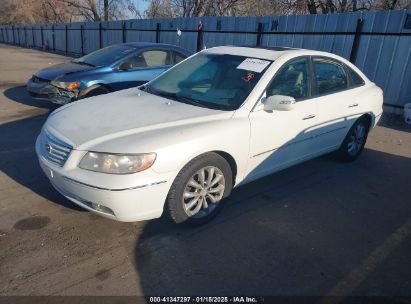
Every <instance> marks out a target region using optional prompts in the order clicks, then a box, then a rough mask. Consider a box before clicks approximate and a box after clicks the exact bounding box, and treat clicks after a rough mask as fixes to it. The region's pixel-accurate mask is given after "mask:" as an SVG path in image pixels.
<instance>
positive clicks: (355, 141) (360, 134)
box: [347, 123, 366, 156]
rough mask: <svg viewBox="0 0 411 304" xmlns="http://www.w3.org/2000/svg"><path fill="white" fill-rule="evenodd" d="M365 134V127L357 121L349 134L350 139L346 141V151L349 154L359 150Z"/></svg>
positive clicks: (351, 154)
mask: <svg viewBox="0 0 411 304" xmlns="http://www.w3.org/2000/svg"><path fill="white" fill-rule="evenodd" d="M365 136H366V127H365V125H364V124H363V123H358V124H357V125H356V126H355V127H354V129H353V130H352V132H351V134H350V139H349V141H348V143H347V152H348V154H349V155H350V156H354V155H356V154H357V153H359V152H360V151H361V148H362V146H363V144H364V141H365Z"/></svg>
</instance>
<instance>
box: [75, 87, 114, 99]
mask: <svg viewBox="0 0 411 304" xmlns="http://www.w3.org/2000/svg"><path fill="white" fill-rule="evenodd" d="M107 93H110V91H109V90H108V89H107V88H106V87H103V86H100V85H97V86H94V87H91V88H89V89H87V91H86V92H84V93H82V94H80V96H79V98H78V99H83V98H89V97H93V96H98V95H103V94H107Z"/></svg>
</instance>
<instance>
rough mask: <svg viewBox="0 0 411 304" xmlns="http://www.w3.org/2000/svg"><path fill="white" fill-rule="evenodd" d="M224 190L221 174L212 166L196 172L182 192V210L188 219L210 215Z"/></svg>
mask: <svg viewBox="0 0 411 304" xmlns="http://www.w3.org/2000/svg"><path fill="white" fill-rule="evenodd" d="M224 190H225V178H224V174H223V172H222V171H221V170H220V169H219V168H217V167H214V166H207V167H204V168H202V169H200V170H198V171H197V172H196V173H194V175H193V176H192V177H191V178H190V179H189V180H188V182H187V184H186V186H185V189H184V192H183V198H182V200H183V208H184V211H185V212H186V214H187V215H188V216H190V217H195V218H202V217H205V216H207V215H208V214H210V213H211V212H212V211H213V210H214V209H215V207H216V206H217V204H218V202H219V201H221V199H222V198H223V195H224Z"/></svg>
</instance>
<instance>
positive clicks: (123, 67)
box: [118, 61, 132, 71]
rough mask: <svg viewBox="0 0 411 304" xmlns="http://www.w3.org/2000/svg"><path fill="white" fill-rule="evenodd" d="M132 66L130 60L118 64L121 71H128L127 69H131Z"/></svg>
mask: <svg viewBox="0 0 411 304" xmlns="http://www.w3.org/2000/svg"><path fill="white" fill-rule="evenodd" d="M131 68H132V66H131V63H130V62H127V61H124V62H123V63H121V64H120V65H119V66H118V69H119V70H120V71H127V70H129V69H131Z"/></svg>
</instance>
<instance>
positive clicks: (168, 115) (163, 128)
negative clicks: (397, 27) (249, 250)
mask: <svg viewBox="0 0 411 304" xmlns="http://www.w3.org/2000/svg"><path fill="white" fill-rule="evenodd" d="M206 52H212V53H224V54H231V53H232V54H236V55H244V56H248V57H256V58H263V59H264V58H265V59H270V60H275V61H274V63H273V64H272V65H271V66H270V67H269V68H268V70H267V71H266V72H265V74H264V75H263V76H262V78H261V79H260V81H259V82H258V83H257V85H256V86H255V88H254V89H253V91H252V92H251V93H250V95H249V96H248V98H247V100H246V101H245V102H244V103H243V105H242V106H241V107H240V108H239V109H237V110H236V111H220V110H212V109H206V108H201V107H197V106H193V105H188V104H183V103H179V102H176V101H172V100H168V99H166V98H162V97H158V96H155V95H152V94H149V93H146V92H142V91H140V90H138V89H128V90H124V91H119V92H115V93H111V94H107V95H103V96H97V97H93V98H89V99H86V100H84V101H80V102H77V103H76V104H73V105H72V104H69V105H67V106H65V107H63V108H60V109H59V110H57V111H55V112H54V113H53V114H52V115H50V117H49V119H48V121H47V122H46V124H45V126H44V131H45V132H49V133H51V134H53V135H54V136H56V137H58V138H60V139H61V140H63V141H65V142H67V143H68V144H70V145H71V146H72V147H73V150H72V152H71V154H70V157H69V158H68V159H67V161H66V163H65V164H64V166H63V167H59V166H57V165H55V164H52V163H50V162H48V161H47V159H46V158H45V157H43V156H42V151H41V146H40V145H41V143H40V140H38V141H37V144H36V151H37V154H38V155H39V160H40V164H41V167H42V168H43V170H44V172H45V173H46V175H47V176H48V177H49V179H50V181H51V183H52V184H53V186H54V187H55V188H56V189H57V190H58V191H59V192H61V193H62V194H63V195H65V196H66V197H68V198H69V199H70V200H72V201H74V202H75V203H77V204H79V205H81V206H83V207H84V208H87V209H89V210H92V211H94V212H97V213H99V214H101V215H102V216H106V217H109V218H113V219H117V220H121V221H136V220H145V219H150V218H155V217H159V216H161V214H162V211H163V206H164V202H165V200H166V197H167V194H168V191H169V189H170V187H171V185H172V183H173V181H174V179H175V177H176V176H177V174H178V173H179V171H180V170H181V169H182V168H183V167H184V166H185V165H186V164H187V163H188V162H189V161H191V160H192V159H194V158H195V157H197V156H199V155H201V154H204V153H207V152H212V151H214V152H217V153H220V154H221V155H222V156H224V157H225V158H226V159H228V160H229V162H230V164H231V165H232V167H233V171H235V186H237V185H240V184H244V183H247V182H250V181H252V180H255V179H257V178H260V177H262V176H265V175H267V174H270V173H273V172H275V171H278V170H281V169H284V168H286V167H289V166H291V165H294V164H296V163H299V162H302V161H304V160H307V159H310V158H313V157H316V156H318V155H321V154H324V153H327V152H330V151H333V150H336V149H338V148H339V146H340V144H341V142H342V140H343V139H344V137H345V135H346V134H347V132H348V130H349V128H350V127H351V126H352V124H353V123H354V122H355V120H356V119H357V118H358V117H360V116H362V115H369V117H370V119H371V124H372V126H374V125H375V124H376V122H377V121H378V119H379V117H380V116H381V113H382V91H381V90H380V89H379V88H378V87H377V86H375V84H373V83H372V82H370V81H369V80H368V79H367V78H366V77H365V76H364V74H363V73H361V71H359V70H358V69H357V68H355V67H354V66H353V65H352V64H350V63H349V62H347V61H346V60H345V59H343V58H340V57H339V56H336V55H332V54H329V53H323V52H315V51H307V50H290V51H284V52H273V51H268V50H261V49H249V48H238V47H237V48H236V47H217V48H213V49H209V50H206ZM298 56H327V57H330V58H335V59H337V60H339V61H342V62H343V63H345V64H346V65H348V66H349V67H350V68H352V69H353V70H355V71H356V72H357V73H358V74H359V75H360V76H361V77H362V78H363V79H364V80H365V84H364V85H363V86H360V87H357V88H353V89H348V90H346V91H343V92H338V93H335V94H331V95H325V96H320V97H314V98H310V99H306V100H303V101H299V102H297V103H296V107H295V109H293V110H292V111H272V112H268V111H265V110H264V109H263V105H262V104H261V97H262V96H263V95H264V92H265V89H266V87H267V85H268V84H269V82H270V81H271V79H272V78H273V76H274V75H275V73H276V72H277V71H278V70H279V69H280V68H281V67H282V66H283V64H284V63H286V62H287V61H288V60H290V59H292V58H295V57H298ZM113 113H114V114H113ZM87 151H97V152H107V153H124V154H127V153H149V152H154V153H156V155H157V158H156V161H155V162H154V164H153V166H152V167H151V168H149V169H148V170H145V171H143V172H139V173H135V174H128V175H113V174H103V173H97V172H92V171H87V170H83V169H81V168H79V167H78V164H79V162H80V161H81V159H82V158H83V156H84V155H85V154H86V153H87ZM93 202H98V203H99V204H101V205H103V206H106V207H108V208H110V209H111V210H113V212H114V214H107V213H104V212H100V211H98V210H95V208H94V207H93V206H92V205H91V203H93Z"/></svg>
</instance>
